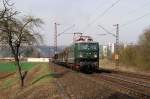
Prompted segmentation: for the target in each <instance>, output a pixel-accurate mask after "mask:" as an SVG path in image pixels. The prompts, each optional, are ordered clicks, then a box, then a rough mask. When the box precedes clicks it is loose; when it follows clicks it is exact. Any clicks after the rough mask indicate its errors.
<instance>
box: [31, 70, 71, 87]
mask: <svg viewBox="0 0 150 99" xmlns="http://www.w3.org/2000/svg"><path fill="white" fill-rule="evenodd" d="M66 73H68V71H64V72H61V73H55V72H54V73H49V74H46V75H43V76H40V77H39V78H37V79H36V80H35V81H33V82H32V84H35V83H37V82H39V81H40V80H42V79H44V78H46V77H52V78H61V77H62V76H64V75H65V74H66Z"/></svg>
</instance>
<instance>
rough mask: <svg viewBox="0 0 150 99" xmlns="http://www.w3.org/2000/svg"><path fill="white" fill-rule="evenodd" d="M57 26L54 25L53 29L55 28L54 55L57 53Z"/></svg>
mask: <svg viewBox="0 0 150 99" xmlns="http://www.w3.org/2000/svg"><path fill="white" fill-rule="evenodd" d="M57 25H59V24H57V23H56V22H55V23H54V28H55V32H54V54H56V53H57Z"/></svg>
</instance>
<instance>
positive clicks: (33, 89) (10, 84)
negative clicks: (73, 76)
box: [0, 63, 59, 99]
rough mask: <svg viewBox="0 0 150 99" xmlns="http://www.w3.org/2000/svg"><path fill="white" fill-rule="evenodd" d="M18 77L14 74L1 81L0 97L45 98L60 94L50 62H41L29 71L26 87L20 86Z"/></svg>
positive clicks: (0, 98) (11, 98) (18, 98)
mask: <svg viewBox="0 0 150 99" xmlns="http://www.w3.org/2000/svg"><path fill="white" fill-rule="evenodd" d="M17 78H18V76H17V75H16V74H14V75H12V76H9V77H7V78H5V79H3V80H1V81H0V99H37V98H38V99H43V98H44V99H45V98H50V97H56V98H57V97H58V96H59V95H58V92H57V90H56V88H55V85H54V83H53V80H52V79H53V78H52V76H51V72H50V69H49V67H48V63H46V64H41V63H40V64H38V66H35V67H33V68H32V69H31V70H30V71H29V72H28V74H27V77H26V79H25V87H24V88H21V87H20V85H19V80H18V79H17ZM50 99H51V98H50Z"/></svg>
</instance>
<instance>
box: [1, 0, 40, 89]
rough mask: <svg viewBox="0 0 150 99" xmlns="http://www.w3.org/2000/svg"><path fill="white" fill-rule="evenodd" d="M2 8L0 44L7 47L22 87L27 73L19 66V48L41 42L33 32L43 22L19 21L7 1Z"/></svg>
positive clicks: (38, 35)
mask: <svg viewBox="0 0 150 99" xmlns="http://www.w3.org/2000/svg"><path fill="white" fill-rule="evenodd" d="M3 6H4V9H2V10H1V11H0V43H1V44H4V45H9V47H10V49H11V53H12V55H13V57H14V59H15V64H16V66H17V70H18V73H19V77H20V81H21V86H22V87H23V86H24V78H25V77H26V74H27V71H24V72H23V71H22V68H21V65H20V58H19V56H20V48H21V46H28V45H34V44H37V43H38V41H39V40H42V37H41V35H40V34H39V33H36V32H35V28H36V27H40V25H41V24H42V23H43V22H42V20H41V19H39V18H34V17H31V16H27V17H24V18H22V19H19V18H18V17H17V14H18V12H17V11H13V8H12V6H13V4H9V2H8V0H3Z"/></svg>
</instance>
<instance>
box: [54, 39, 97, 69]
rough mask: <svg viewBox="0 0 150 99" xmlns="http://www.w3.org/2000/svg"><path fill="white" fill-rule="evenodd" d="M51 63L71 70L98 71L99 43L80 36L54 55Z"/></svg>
mask: <svg viewBox="0 0 150 99" xmlns="http://www.w3.org/2000/svg"><path fill="white" fill-rule="evenodd" d="M53 61H54V62H55V63H57V64H61V65H65V66H67V67H69V68H71V69H73V70H77V71H85V72H93V71H95V70H97V69H99V43H98V42H94V41H93V39H92V38H91V37H90V36H80V38H79V39H78V40H76V41H75V42H74V43H73V44H72V45H71V46H69V47H67V48H65V49H64V50H63V51H62V52H60V53H57V54H55V56H54V59H53Z"/></svg>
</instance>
